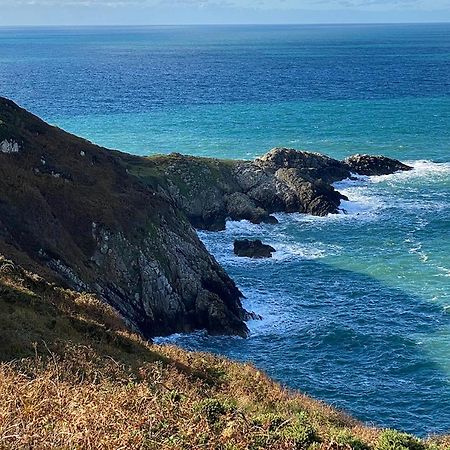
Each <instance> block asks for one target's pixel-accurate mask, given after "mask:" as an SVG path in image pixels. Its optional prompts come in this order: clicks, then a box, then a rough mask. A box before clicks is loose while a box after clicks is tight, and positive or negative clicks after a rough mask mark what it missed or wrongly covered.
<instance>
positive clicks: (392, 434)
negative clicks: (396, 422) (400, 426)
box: [376, 430, 425, 450]
mask: <svg viewBox="0 0 450 450" xmlns="http://www.w3.org/2000/svg"><path fill="white" fill-rule="evenodd" d="M376 449H377V450H424V449H425V446H424V444H423V443H422V442H421V441H420V440H419V439H417V438H415V437H414V436H411V435H410V434H407V433H400V432H399V431H395V430H385V431H383V432H382V433H381V434H380V437H379V438H378V444H377V446H376Z"/></svg>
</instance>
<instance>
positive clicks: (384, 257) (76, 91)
mask: <svg viewBox="0 0 450 450" xmlns="http://www.w3.org/2000/svg"><path fill="white" fill-rule="evenodd" d="M0 95H5V96H8V97H11V98H12V99H14V100H16V101H18V102H19V103H20V104H22V105H23V106H25V107H27V108H29V109H31V110H32V111H33V112H35V113H36V114H38V115H40V116H42V117H43V118H44V119H46V120H48V121H50V122H51V123H54V124H57V125H58V126H61V127H63V128H66V129H68V130H69V131H72V132H74V133H76V134H80V135H83V136H85V137H87V138H89V139H91V140H93V141H94V142H96V143H99V144H102V145H105V146H109V147H114V148H119V149H122V150H125V151H129V152H133V153H136V154H150V153H165V152H170V151H179V152H182V153H189V154H196V155H208V156H220V157H229V158H252V157H254V156H257V155H260V154H262V153H264V152H265V151H267V150H269V149H270V148H271V147H274V146H289V147H295V148H302V149H307V150H313V151H320V152H325V153H328V154H329V155H331V156H334V157H339V158H340V157H344V156H346V155H349V154H351V153H356V152H371V153H383V154H385V155H388V156H393V157H396V158H399V159H402V160H405V161H409V162H410V163H411V164H413V165H414V167H415V170H414V171H413V172H410V173H406V174H399V175H393V176H388V177H377V178H373V179H370V180H369V179H360V180H358V181H354V182H349V181H347V182H343V183H341V184H340V185H339V186H338V187H339V189H341V190H342V191H343V192H345V193H346V194H347V195H348V197H349V199H350V202H349V203H346V204H344V205H343V207H344V208H345V209H346V210H347V212H348V214H341V215H338V216H334V217H328V218H312V217H309V216H301V215H295V214H294V215H280V216H279V219H280V222H281V223H280V225H278V226H276V227H270V226H255V225H250V224H248V223H245V222H241V223H229V224H228V227H227V230H226V231H225V232H221V233H201V237H202V239H203V240H204V242H205V243H206V245H207V246H208V247H209V248H210V249H211V251H212V252H213V253H214V254H215V256H216V257H217V258H218V259H219V261H220V262H221V263H222V264H223V265H224V266H225V268H226V269H227V270H228V272H229V273H230V274H231V275H232V276H233V277H234V279H235V280H236V281H237V283H238V285H239V287H240V288H241V290H242V291H243V292H244V294H245V295H246V297H247V299H246V300H245V304H246V306H247V308H249V309H253V310H255V311H257V312H259V313H261V314H262V315H263V316H264V320H263V321H261V322H253V323H251V325H250V326H251V330H252V335H251V337H250V338H249V339H247V340H242V339H239V338H229V337H222V338H220V337H214V338H213V337H208V336H204V335H202V334H196V335H192V336H175V337H173V338H171V340H172V341H175V342H177V343H179V344H180V345H183V346H186V347H187V348H192V349H200V350H208V351H213V352H217V353H221V354H225V355H228V356H231V357H233V358H236V359H241V360H250V361H253V362H254V363H255V364H256V365H258V366H259V367H261V368H262V369H264V370H266V371H267V372H268V373H269V374H270V375H271V376H273V377H274V378H276V379H277V380H279V381H281V382H282V383H284V384H286V385H288V386H290V387H293V388H298V389H301V390H303V391H305V392H307V393H309V394H311V395H313V396H315V397H318V398H320V399H323V400H326V401H327V402H329V403H332V404H333V405H335V406H337V407H340V408H344V409H346V410H348V411H349V412H351V413H352V414H354V415H355V416H356V417H358V418H360V419H362V420H365V421H367V422H369V423H375V424H377V425H380V426H391V427H396V428H401V429H404V430H406V431H411V432H415V433H418V434H421V435H425V434H427V433H432V432H449V431H450V362H449V361H450V360H449V355H450V315H449V313H450V256H449V250H450V205H449V199H450V24H447V25H445V24H441V25H352V26H349V25H346V26H338V25H335V26H333V25H327V26H251V27H250V26H234V27H151V28H83V29H76V28H72V29H68V28H66V29H55V28H53V29H0ZM236 236H245V237H260V238H262V239H263V240H264V241H266V242H268V243H271V244H272V245H274V246H275V248H277V250H278V251H277V253H276V255H275V257H274V258H273V260H269V261H247V260H242V259H238V258H235V257H233V255H232V240H233V238H234V237H236Z"/></svg>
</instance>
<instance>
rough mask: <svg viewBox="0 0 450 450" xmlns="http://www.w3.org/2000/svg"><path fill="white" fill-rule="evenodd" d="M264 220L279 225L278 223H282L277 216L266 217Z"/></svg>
mask: <svg viewBox="0 0 450 450" xmlns="http://www.w3.org/2000/svg"><path fill="white" fill-rule="evenodd" d="M262 222H263V223H267V224H268V225H277V224H278V223H280V222H279V221H278V219H277V218H276V217H275V216H268V217H266V218H264V219H263V221H262Z"/></svg>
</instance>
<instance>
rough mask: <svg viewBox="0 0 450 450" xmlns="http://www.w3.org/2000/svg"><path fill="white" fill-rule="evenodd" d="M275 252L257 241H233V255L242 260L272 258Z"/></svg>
mask: <svg viewBox="0 0 450 450" xmlns="http://www.w3.org/2000/svg"><path fill="white" fill-rule="evenodd" d="M274 252H276V250H275V249H274V248H273V247H271V246H270V245H267V244H263V243H262V242H261V241H260V240H259V239H256V240H249V239H238V240H236V241H234V254H235V255H237V256H240V257H244V258H256V259H259V258H272V253H274Z"/></svg>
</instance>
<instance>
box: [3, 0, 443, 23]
mask: <svg viewBox="0 0 450 450" xmlns="http://www.w3.org/2000/svg"><path fill="white" fill-rule="evenodd" d="M370 22H375V23H380V22H382V23H388V22H450V0H0V26H20V25H164V24H167V25H172V24H174V25H177V24H243V23H245V24H251V23H255V24H261V23H370Z"/></svg>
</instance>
